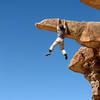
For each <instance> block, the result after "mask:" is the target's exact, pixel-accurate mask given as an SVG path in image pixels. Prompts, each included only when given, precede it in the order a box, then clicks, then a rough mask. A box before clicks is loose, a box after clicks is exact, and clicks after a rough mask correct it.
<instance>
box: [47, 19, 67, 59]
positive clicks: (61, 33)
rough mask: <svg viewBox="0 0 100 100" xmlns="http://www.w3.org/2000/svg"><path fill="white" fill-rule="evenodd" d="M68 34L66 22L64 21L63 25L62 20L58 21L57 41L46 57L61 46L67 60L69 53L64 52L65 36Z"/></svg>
mask: <svg viewBox="0 0 100 100" xmlns="http://www.w3.org/2000/svg"><path fill="white" fill-rule="evenodd" d="M65 33H67V27H66V21H65V20H64V23H63V25H62V23H61V20H60V19H58V20H57V35H58V36H57V39H56V40H55V41H54V42H53V44H52V45H51V47H50V49H49V52H48V53H47V54H46V55H45V56H48V55H50V54H51V52H52V50H53V49H54V47H55V46H56V45H59V46H60V50H61V51H62V54H63V55H64V56H65V59H66V60H67V53H66V51H65V50H64V35H65Z"/></svg>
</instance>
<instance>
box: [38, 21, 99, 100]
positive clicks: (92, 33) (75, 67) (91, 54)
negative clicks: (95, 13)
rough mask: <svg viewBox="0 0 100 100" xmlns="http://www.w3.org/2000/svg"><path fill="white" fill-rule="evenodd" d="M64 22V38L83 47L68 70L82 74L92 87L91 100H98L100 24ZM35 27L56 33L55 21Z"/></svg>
mask: <svg viewBox="0 0 100 100" xmlns="http://www.w3.org/2000/svg"><path fill="white" fill-rule="evenodd" d="M66 22H67V28H68V31H67V34H66V35H65V37H67V38H71V39H74V40H76V41H77V42H78V43H79V44H81V45H84V46H85V47H81V48H80V49H79V51H78V52H77V53H76V54H75V56H74V57H73V58H72V60H71V63H70V65H69V69H71V70H72V71H74V72H78V73H81V74H84V77H85V78H86V79H87V80H88V81H89V82H90V84H91V86H92V100H100V22H76V21H66ZM62 23H63V20H62ZM36 27H37V28H39V29H44V30H49V31H53V32H56V31H57V30H56V27H57V19H46V20H43V21H42V22H40V23H37V24H36Z"/></svg>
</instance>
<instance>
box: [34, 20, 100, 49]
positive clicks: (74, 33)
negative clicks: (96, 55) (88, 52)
mask: <svg viewBox="0 0 100 100" xmlns="http://www.w3.org/2000/svg"><path fill="white" fill-rule="evenodd" d="M66 22H67V27H68V32H67V33H66V35H65V37H68V38H71V39H74V40H76V41H77V42H78V43H79V44H81V45H84V46H86V47H91V48H100V22H77V21H66ZM62 23H63V20H62ZM36 27H37V28H39V29H43V30H48V31H53V32H56V31H57V30H56V27H57V19H46V20H43V21H41V22H40V23H36Z"/></svg>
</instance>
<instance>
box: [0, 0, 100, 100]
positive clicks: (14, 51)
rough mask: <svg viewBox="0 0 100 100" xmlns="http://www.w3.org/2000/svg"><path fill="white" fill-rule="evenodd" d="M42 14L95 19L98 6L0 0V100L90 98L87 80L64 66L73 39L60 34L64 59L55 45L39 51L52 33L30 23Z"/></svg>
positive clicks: (99, 17)
mask: <svg viewBox="0 0 100 100" xmlns="http://www.w3.org/2000/svg"><path fill="white" fill-rule="evenodd" d="M47 18H61V19H66V20H74V21H100V10H97V9H95V8H91V7H88V6H86V5H84V4H82V3H80V0H75V1H74V0H61V1H59V0H1V1H0V100H91V96H92V91H91V86H90V84H89V83H88V81H87V80H86V79H85V78H84V76H83V75H81V74H79V73H75V72H72V71H71V70H69V69H68V65H69V64H70V60H71V59H72V57H73V56H74V54H75V53H76V52H77V51H78V49H79V48H80V47H81V46H80V45H79V44H78V43H77V42H76V41H74V40H71V39H67V38H66V39H65V49H66V51H67V53H68V60H67V61H66V60H65V59H64V57H63V55H62V54H61V51H60V50H59V47H58V46H57V47H56V48H55V49H54V51H53V52H52V55H50V56H48V57H46V56H44V55H45V53H47V52H48V49H49V46H50V45H51V44H52V42H53V41H54V40H55V39H56V33H55V32H50V31H45V30H39V29H37V28H36V27H35V23H37V22H40V21H41V20H43V19H47Z"/></svg>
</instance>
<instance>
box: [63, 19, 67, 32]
mask: <svg viewBox="0 0 100 100" xmlns="http://www.w3.org/2000/svg"><path fill="white" fill-rule="evenodd" d="M63 27H64V29H65V33H67V23H66V20H64V24H63Z"/></svg>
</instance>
